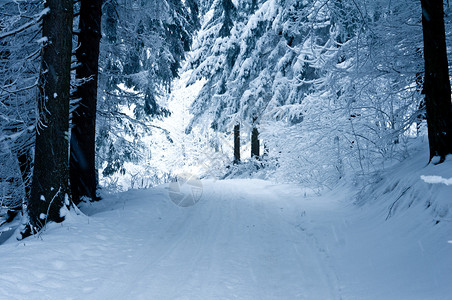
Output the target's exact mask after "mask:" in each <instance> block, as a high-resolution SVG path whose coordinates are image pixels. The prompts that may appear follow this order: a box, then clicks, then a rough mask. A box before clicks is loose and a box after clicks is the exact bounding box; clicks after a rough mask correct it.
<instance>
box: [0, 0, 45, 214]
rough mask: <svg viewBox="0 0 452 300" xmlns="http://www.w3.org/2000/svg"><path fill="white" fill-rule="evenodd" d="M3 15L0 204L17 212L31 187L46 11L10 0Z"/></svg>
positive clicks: (0, 36) (37, 4)
mask: <svg viewBox="0 0 452 300" xmlns="http://www.w3.org/2000/svg"><path fill="white" fill-rule="evenodd" d="M0 15H1V19H0V165H1V166H0V189H1V191H2V192H0V195H1V196H0V202H1V203H2V206H3V207H6V208H9V209H14V210H19V209H21V208H22V205H23V204H24V203H25V202H26V199H28V198H29V195H30V188H31V176H32V163H33V153H32V152H33V151H32V149H33V147H34V142H35V141H34V125H35V123H36V110H35V107H36V101H37V88H36V87H37V81H38V76H39V66H40V56H39V52H40V47H41V45H42V40H39V41H38V38H37V36H38V34H39V30H40V23H41V20H42V17H43V12H42V7H41V5H40V2H39V1H26V2H20V3H18V2H14V1H12V0H11V1H2V3H1V4H0Z"/></svg>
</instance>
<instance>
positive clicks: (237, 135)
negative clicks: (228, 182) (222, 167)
mask: <svg viewBox="0 0 452 300" xmlns="http://www.w3.org/2000/svg"><path fill="white" fill-rule="evenodd" d="M239 162H240V124H237V125H235V126H234V164H238V163H239Z"/></svg>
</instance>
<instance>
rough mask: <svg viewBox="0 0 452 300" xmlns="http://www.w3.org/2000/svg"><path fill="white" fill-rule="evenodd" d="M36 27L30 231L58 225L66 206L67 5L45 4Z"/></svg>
mask: <svg viewBox="0 0 452 300" xmlns="http://www.w3.org/2000/svg"><path fill="white" fill-rule="evenodd" d="M45 11H46V12H47V14H46V15H45V16H44V18H43V22H42V35H43V39H45V40H47V45H46V46H45V47H44V48H43V50H42V64H41V73H40V76H39V97H38V113H39V119H38V124H37V125H36V144H35V160H34V172H33V182H32V187H31V197H30V199H29V202H28V213H29V217H30V226H31V228H30V229H31V231H32V232H34V231H38V230H40V229H42V228H43V227H44V226H45V224H46V222H49V221H55V222H61V221H63V220H64V217H63V216H62V215H61V214H60V209H61V208H62V207H63V206H64V204H65V203H66V202H67V201H68V193H69V189H68V179H69V178H68V177H69V166H68V156H69V155H68V154H69V153H68V150H69V145H68V130H69V96H70V95H69V94H70V79H71V78H70V69H71V52H72V18H73V2H72V0H47V1H46V2H45Z"/></svg>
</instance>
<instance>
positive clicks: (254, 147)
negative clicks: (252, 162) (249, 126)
mask: <svg viewBox="0 0 452 300" xmlns="http://www.w3.org/2000/svg"><path fill="white" fill-rule="evenodd" d="M255 121H256V119H254V120H253V123H254V122H255ZM259 148H260V145H259V131H258V130H257V128H256V124H254V126H253V131H252V132H251V157H254V158H256V159H259Z"/></svg>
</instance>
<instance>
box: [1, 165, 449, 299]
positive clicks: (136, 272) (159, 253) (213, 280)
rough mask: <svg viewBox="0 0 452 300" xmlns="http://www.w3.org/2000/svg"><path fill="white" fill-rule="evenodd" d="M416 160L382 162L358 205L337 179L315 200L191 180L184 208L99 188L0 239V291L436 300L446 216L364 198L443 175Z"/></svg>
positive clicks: (166, 192)
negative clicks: (60, 213)
mask: <svg viewBox="0 0 452 300" xmlns="http://www.w3.org/2000/svg"><path fill="white" fill-rule="evenodd" d="M422 158H423V157H422ZM422 161H423V160H422V159H420V157H419V158H417V159H412V160H410V161H409V162H407V163H405V164H402V165H399V166H397V167H394V169H393V170H390V171H389V172H388V173H386V174H385V176H386V177H385V179H386V180H387V181H385V180H382V181H381V182H380V183H377V184H375V185H374V186H373V188H372V189H371V190H367V191H365V196H366V203H364V204H362V203H361V204H357V203H358V202H357V201H355V199H354V194H353V190H352V189H351V187H350V185H348V184H343V185H340V186H337V187H336V188H335V189H334V190H333V191H332V192H330V193H327V194H325V195H323V196H316V195H315V194H312V193H310V192H309V191H308V190H306V189H303V188H302V187H300V186H295V185H289V184H284V185H283V184H275V183H272V182H269V181H263V180H256V179H234V180H223V181H221V180H203V181H202V183H201V184H200V185H198V186H201V188H202V194H201V198H200V199H199V201H197V202H196V203H193V205H191V206H187V207H181V206H178V205H176V204H175V202H173V201H171V198H170V194H171V193H170V192H171V191H172V190H171V187H170V186H169V185H162V186H158V187H155V188H152V189H143V190H131V191H128V192H124V193H119V194H112V195H104V199H103V200H102V201H100V202H96V203H92V204H85V205H84V206H82V207H81V211H79V210H76V209H75V210H74V209H73V210H71V211H70V212H68V214H67V216H66V221H65V222H63V223H62V224H54V223H52V224H48V227H47V230H46V231H45V232H43V233H41V234H40V235H39V236H37V237H30V238H27V239H25V240H23V241H20V242H18V241H15V240H14V239H10V240H9V241H7V242H6V243H5V244H3V245H1V246H0V266H1V269H2V272H1V273H0V280H1V281H2V284H1V285H0V296H1V298H5V299H31V298H33V299H36V297H37V296H36V295H41V297H42V299H233V298H236V299H448V298H450V296H451V295H452V286H451V285H450V282H451V281H452V244H451V241H452V232H451V230H450V229H451V227H450V221H451V218H450V214H447V213H446V215H444V216H443V217H442V218H440V222H435V220H438V218H437V216H436V215H435V213H434V207H435V205H434V203H432V205H431V206H430V208H428V209H427V208H426V206H425V205H424V204H425V203H424V202H423V201H417V202H414V203H412V205H411V206H410V207H409V208H407V207H405V206H404V205H403V203H404V202H406V201H410V199H411V198H412V197H409V194H408V193H405V194H404V196H403V197H402V198H401V199H400V200H399V201H400V202H401V204H400V205H399V207H398V209H396V210H395V211H394V213H393V214H392V216H391V217H390V218H389V219H387V218H386V217H387V214H388V207H389V204H391V202H392V201H393V199H394V197H396V196H397V195H398V194H397V193H399V192H400V191H399V190H398V188H397V187H395V188H393V189H392V190H391V191H387V192H386V193H385V194H384V193H378V195H380V196H381V195H383V197H380V196H378V197H373V196H375V192H376V191H379V190H383V189H387V187H388V186H389V185H390V184H391V183H394V181H395V180H396V179H397V178H400V176H399V175H400V174H402V173H403V174H410V175H409V176H405V177H408V179H406V180H408V181H406V182H407V183H409V184H412V186H413V187H412V188H413V189H417V188H422V189H424V188H425V186H427V185H428V184H427V183H425V182H423V181H421V180H420V176H419V173H420V172H422V173H424V174H433V173H436V174H439V175H440V176H445V175H447V174H450V166H451V163H447V165H445V166H443V167H440V168H437V166H429V167H427V168H424V165H425V162H424V165H420V163H421V162H422ZM413 178H417V179H416V180H417V181H414V182H412V181H410V180H411V179H413ZM404 184H405V183H404V182H400V183H399V185H404ZM424 185H425V186H424ZM435 188H436V191H435V192H434V193H435V195H439V196H438V197H437V198H438V199H430V201H432V202H435V201H437V202H441V201H439V200H441V199H442V200H444V201H443V202H441V203H443V204H444V203H446V202H447V201H446V200H448V202H450V195H451V193H450V192H451V189H452V187H450V186H446V185H435ZM427 190H428V189H427ZM180 191H181V192H184V191H185V192H186V193H191V191H190V190H189V189H181V190H180ZM430 191H431V192H433V191H432V190H430ZM362 195H363V194H361V196H362ZM373 198H374V201H370V199H373ZM439 198H441V199H439ZM443 198H444V199H443ZM353 202H355V204H353ZM402 208H403V209H402Z"/></svg>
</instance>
